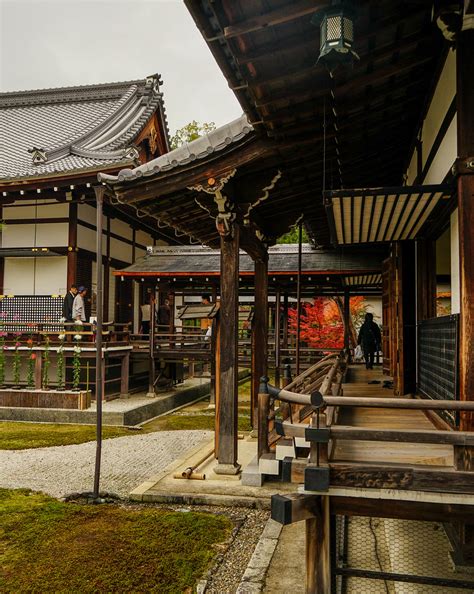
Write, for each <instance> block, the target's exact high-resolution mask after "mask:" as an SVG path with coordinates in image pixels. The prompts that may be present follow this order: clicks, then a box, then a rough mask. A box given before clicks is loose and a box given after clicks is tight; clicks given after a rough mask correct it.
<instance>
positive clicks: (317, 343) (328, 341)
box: [288, 297, 366, 349]
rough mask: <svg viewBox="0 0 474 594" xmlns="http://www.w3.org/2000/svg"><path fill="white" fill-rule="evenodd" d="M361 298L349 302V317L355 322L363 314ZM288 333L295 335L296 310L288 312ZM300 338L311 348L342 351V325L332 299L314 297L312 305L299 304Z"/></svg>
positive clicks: (338, 311)
mask: <svg viewBox="0 0 474 594" xmlns="http://www.w3.org/2000/svg"><path fill="white" fill-rule="evenodd" d="M365 307H366V306H365V303H364V298H363V297H352V298H351V300H350V310H351V317H352V319H353V320H357V319H359V318H360V317H361V315H363V314H364V313H365ZM288 322H289V331H290V333H291V334H293V335H296V330H297V324H298V320H297V309H296V307H294V308H291V309H289V310H288ZM300 338H301V341H302V342H304V343H306V344H307V345H308V346H309V347H312V348H324V347H325V348H328V349H329V348H331V349H342V348H343V347H344V323H343V320H342V318H341V314H340V309H339V307H338V305H337V303H336V302H335V301H334V299H327V298H325V297H315V298H314V299H313V303H302V304H301V321H300Z"/></svg>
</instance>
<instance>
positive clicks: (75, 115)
mask: <svg viewBox="0 0 474 594" xmlns="http://www.w3.org/2000/svg"><path fill="white" fill-rule="evenodd" d="M160 84H161V79H160V77H159V75H158V74H155V75H152V76H150V77H148V78H146V79H144V80H136V81H129V82H123V83H110V84H100V85H88V86H80V87H64V88H59V89H45V90H38V91H15V92H10V93H0V130H1V143H0V181H1V180H3V181H11V180H15V179H17V178H32V177H35V178H37V177H43V176H54V175H55V174H65V173H70V172H75V171H76V170H83V169H97V168H100V167H104V166H109V165H114V164H118V165H120V164H122V163H123V165H126V164H127V163H130V164H132V163H134V162H136V158H137V156H138V153H137V151H136V149H135V147H134V146H133V141H134V139H135V138H136V137H137V136H138V134H139V133H140V131H141V130H142V129H143V127H144V126H145V125H146V123H147V122H148V120H149V119H150V117H151V116H152V114H153V113H154V112H155V111H156V110H159V111H164V110H163V100H162V93H161V92H160ZM160 108H161V109H160Z"/></svg>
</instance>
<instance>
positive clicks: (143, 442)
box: [0, 431, 212, 497]
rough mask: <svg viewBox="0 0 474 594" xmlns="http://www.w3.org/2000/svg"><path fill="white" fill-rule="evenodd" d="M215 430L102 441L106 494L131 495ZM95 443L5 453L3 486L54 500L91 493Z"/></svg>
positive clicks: (0, 471)
mask: <svg viewBox="0 0 474 594" xmlns="http://www.w3.org/2000/svg"><path fill="white" fill-rule="evenodd" d="M211 436H212V433H211V432H210V431H159V432H156V433H148V434H145V435H134V436H131V437H117V438H115V439H105V440H104V441H103V442H102V465H101V483H100V489H101V491H108V492H112V493H117V494H118V495H122V496H125V495H128V494H129V493H130V491H132V490H133V489H134V488H135V487H137V486H138V485H139V484H140V483H142V482H143V481H145V480H146V479H149V478H150V477H152V476H153V475H155V474H157V473H158V472H160V471H162V470H163V469H164V468H165V467H166V466H168V465H169V464H171V463H172V462H173V461H174V460H176V459H177V458H181V457H182V456H183V454H184V453H185V451H186V450H188V449H191V448H194V447H196V446H197V445H199V443H200V442H202V441H203V440H207V439H210V438H211ZM94 462H95V442H89V443H83V444H79V445H68V446H59V447H52V448H37V449H31V450H9V451H7V450H3V451H0V487H4V488H9V489H16V488H27V489H32V490H34V491H43V492H44V493H47V494H48V495H52V496H53V497H62V496H64V495H68V494H70V493H73V492H83V491H91V490H92V487H93V476H94Z"/></svg>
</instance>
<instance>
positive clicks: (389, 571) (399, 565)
mask: <svg viewBox="0 0 474 594" xmlns="http://www.w3.org/2000/svg"><path fill="white" fill-rule="evenodd" d="M335 548H336V551H335V556H334V557H335V558H334V561H335V563H334V565H335V567H334V569H333V571H334V573H335V579H334V583H335V588H333V592H334V591H335V592H337V593H338V594H343V593H348V594H372V593H373V594H442V593H446V594H453V593H456V592H466V591H467V592H473V591H474V575H472V574H470V573H466V574H463V573H460V572H456V571H455V570H454V567H453V564H452V561H451V556H450V552H451V546H450V544H449V540H448V538H447V536H446V533H445V531H444V529H443V527H442V525H441V524H438V523H435V522H418V521H412V520H396V519H384V518H368V517H348V516H336V545H335Z"/></svg>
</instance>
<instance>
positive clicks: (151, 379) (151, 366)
mask: <svg viewBox="0 0 474 594" xmlns="http://www.w3.org/2000/svg"><path fill="white" fill-rule="evenodd" d="M155 324H156V288H155V290H154V291H153V292H152V293H150V333H149V337H148V338H149V347H148V348H149V352H148V392H147V396H148V397H149V398H153V397H154V396H155V328H156V326H155Z"/></svg>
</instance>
